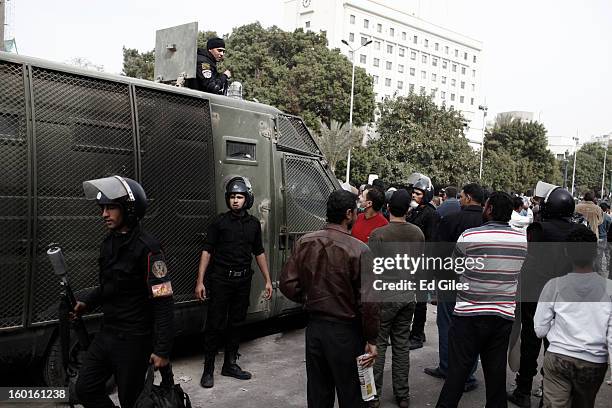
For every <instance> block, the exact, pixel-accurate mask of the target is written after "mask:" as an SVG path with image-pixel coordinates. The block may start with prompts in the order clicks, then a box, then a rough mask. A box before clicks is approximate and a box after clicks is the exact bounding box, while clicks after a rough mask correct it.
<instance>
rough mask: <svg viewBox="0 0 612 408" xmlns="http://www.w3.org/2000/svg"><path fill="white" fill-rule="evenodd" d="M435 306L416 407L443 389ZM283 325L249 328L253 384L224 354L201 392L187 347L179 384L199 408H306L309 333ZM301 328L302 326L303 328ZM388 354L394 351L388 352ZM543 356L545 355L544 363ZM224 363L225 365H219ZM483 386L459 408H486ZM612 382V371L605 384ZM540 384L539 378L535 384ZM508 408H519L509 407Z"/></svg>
mask: <svg viewBox="0 0 612 408" xmlns="http://www.w3.org/2000/svg"><path fill="white" fill-rule="evenodd" d="M435 318H436V316H435V307H433V306H431V305H428V316H427V326H426V335H427V342H426V343H425V345H424V347H423V348H422V349H418V350H414V351H412V352H411V353H410V380H409V381H410V389H411V407H417V408H420V407H433V406H435V404H436V401H437V399H438V395H439V393H440V390H441V388H442V385H443V380H439V379H436V378H433V377H430V376H428V375H427V374H424V373H423V369H424V368H425V367H435V366H436V365H437V363H438V336H437V328H436V324H435ZM297 326H298V327H295V325H294V327H286V325H282V324H281V326H280V327H275V328H273V329H271V330H272V331H274V330H279V332H277V333H273V334H269V335H265V334H266V333H263V334H264V335H263V336H262V337H258V334H257V333H256V332H257V331H258V330H260V329H258V328H253V327H250V328H248V330H251V332H250V333H249V334H250V335H251V336H252V337H253V338H251V339H250V340H247V341H245V342H243V344H242V345H241V348H240V353H241V354H242V357H240V360H239V364H240V366H241V367H242V368H243V369H246V370H248V371H250V372H251V373H252V374H253V378H252V379H251V380H250V381H240V380H236V379H233V378H229V377H223V376H221V365H222V363H223V361H222V359H223V355H222V353H220V354H219V356H218V357H217V360H218V361H217V365H216V367H215V386H214V387H213V388H211V389H204V388H202V387H200V384H199V381H200V376H201V374H202V368H203V365H202V354H201V352H198V350H197V348H198V347H192V349H194V348H195V350H188V349H189V347H186V348H185V349H186V351H185V354H184V355H181V356H179V357H178V358H175V359H174V360H173V369H174V375H175V381H176V382H177V383H179V384H181V387H183V390H184V391H186V392H187V393H188V394H189V396H190V398H191V402H192V405H193V407H194V408H196V407H198V408H200V407H202V408H203V407H231V408H235V407H270V408H271V407H279V408H281V407H283V408H284V407H305V406H306V363H305V360H304V329H303V326H302V325H300V324H298V325H297ZM301 326H302V327H301ZM388 353H389V351H388ZM541 358H542V356H540V361H541ZM219 360H221V361H219ZM476 378H477V379H478V380H479V382H480V386H479V387H478V388H477V389H476V390H474V391H472V392H469V393H466V394H464V395H463V398H462V400H461V403H460V405H459V406H460V407H464V408H474V407H484V405H485V387H484V379H483V376H482V369H481V368H480V366H479V369H478V371H477V373H476ZM609 378H610V373H609V372H608V374H607V376H606V379H609ZM537 382H539V378H538V379H537V381H536V382H535V383H537ZM507 388H508V390H511V389H513V388H514V373H512V372H511V371H510V370H509V369H508V371H507ZM611 400H612V386H609V385H606V382H605V381H604V383H603V384H602V386H601V389H600V391H599V393H598V396H597V402H596V404H595V407H597V408H604V407H605V408H609V407H610V401H611ZM381 402H382V404H381V406H382V407H383V408H387V407H389V408H391V407H396V406H397V405H396V404H395V400H394V398H393V392H392V389H391V358H387V361H386V367H385V376H384V386H383V392H382V397H381ZM538 402H539V399H538V398H536V397H533V398H532V406H533V407H537V406H538V405H537V404H538ZM508 406H509V407H515V406H514V405H513V404H511V403H508Z"/></svg>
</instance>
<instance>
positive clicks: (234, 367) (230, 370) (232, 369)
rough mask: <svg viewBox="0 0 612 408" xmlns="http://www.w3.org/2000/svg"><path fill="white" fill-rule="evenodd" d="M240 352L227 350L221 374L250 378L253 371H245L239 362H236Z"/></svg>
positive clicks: (244, 378)
mask: <svg viewBox="0 0 612 408" xmlns="http://www.w3.org/2000/svg"><path fill="white" fill-rule="evenodd" d="M239 356H240V354H238V353H237V352H235V351H234V352H228V351H226V352H225V360H224V361H223V368H222V369H221V375H225V376H227V377H234V378H237V379H239V380H250V379H251V373H249V372H248V371H244V370H243V369H242V368H240V366H239V365H238V364H236V360H237V359H238V357H239Z"/></svg>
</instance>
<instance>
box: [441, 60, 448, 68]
mask: <svg viewBox="0 0 612 408" xmlns="http://www.w3.org/2000/svg"><path fill="white" fill-rule="evenodd" d="M442 68H443V69H446V68H448V62H447V61H442Z"/></svg>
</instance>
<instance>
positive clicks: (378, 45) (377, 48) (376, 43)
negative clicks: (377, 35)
mask: <svg viewBox="0 0 612 408" xmlns="http://www.w3.org/2000/svg"><path fill="white" fill-rule="evenodd" d="M374 49H375V50H380V41H374Z"/></svg>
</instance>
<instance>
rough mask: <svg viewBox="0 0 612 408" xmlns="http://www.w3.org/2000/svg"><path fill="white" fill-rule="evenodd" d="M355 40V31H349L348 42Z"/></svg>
mask: <svg viewBox="0 0 612 408" xmlns="http://www.w3.org/2000/svg"><path fill="white" fill-rule="evenodd" d="M354 41H355V33H349V42H354Z"/></svg>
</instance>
